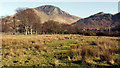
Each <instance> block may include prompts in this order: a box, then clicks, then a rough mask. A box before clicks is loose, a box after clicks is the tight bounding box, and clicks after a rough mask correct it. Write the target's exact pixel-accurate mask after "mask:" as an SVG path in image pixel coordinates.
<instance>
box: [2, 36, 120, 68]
mask: <svg viewBox="0 0 120 68" xmlns="http://www.w3.org/2000/svg"><path fill="white" fill-rule="evenodd" d="M119 42H120V38H119V37H104V36H100V37H99V36H81V35H72V34H71V35H2V53H3V55H2V63H3V66H118V65H120V45H119Z"/></svg>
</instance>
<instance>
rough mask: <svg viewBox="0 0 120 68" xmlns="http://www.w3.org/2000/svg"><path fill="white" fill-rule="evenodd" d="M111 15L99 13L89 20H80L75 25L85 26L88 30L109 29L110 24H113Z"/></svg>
mask: <svg viewBox="0 0 120 68" xmlns="http://www.w3.org/2000/svg"><path fill="white" fill-rule="evenodd" d="M113 16H114V15H113V14H110V13H103V12H99V13H97V14H94V15H91V16H89V17H87V18H84V19H80V20H78V21H77V22H75V23H73V24H84V25H85V28H86V29H98V30H99V29H108V27H109V24H112V17H113Z"/></svg>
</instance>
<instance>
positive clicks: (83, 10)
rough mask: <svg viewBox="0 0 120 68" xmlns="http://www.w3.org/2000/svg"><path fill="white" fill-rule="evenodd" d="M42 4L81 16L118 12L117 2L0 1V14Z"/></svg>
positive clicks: (11, 12) (13, 12)
mask: <svg viewBox="0 0 120 68" xmlns="http://www.w3.org/2000/svg"><path fill="white" fill-rule="evenodd" d="M42 5H54V6H57V7H59V8H61V9H62V10H64V11H66V12H68V13H70V14H72V15H75V16H79V17H82V18H85V17H88V16H90V15H93V14H96V13H98V12H105V13H113V14H115V13H117V12H118V2H0V16H5V15H13V14H15V13H16V12H15V10H16V9H17V8H19V7H21V8H22V7H23V8H24V7H27V8H35V7H38V6H42ZM1 10H2V11H1Z"/></svg>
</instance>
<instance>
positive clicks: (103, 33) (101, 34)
mask: <svg viewBox="0 0 120 68" xmlns="http://www.w3.org/2000/svg"><path fill="white" fill-rule="evenodd" d="M96 35H97V36H107V35H109V34H108V33H105V32H103V31H100V32H98V33H97V34H96Z"/></svg>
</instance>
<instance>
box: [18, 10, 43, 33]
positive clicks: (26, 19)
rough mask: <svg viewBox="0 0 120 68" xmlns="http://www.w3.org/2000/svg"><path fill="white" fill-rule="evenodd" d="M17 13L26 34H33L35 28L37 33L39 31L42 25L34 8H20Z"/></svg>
mask: <svg viewBox="0 0 120 68" xmlns="http://www.w3.org/2000/svg"><path fill="white" fill-rule="evenodd" d="M19 11H20V12H18V13H17V14H16V15H17V19H18V20H20V22H21V26H22V27H21V28H20V29H24V32H25V34H26V35H27V34H33V30H35V32H36V34H37V32H38V28H37V27H38V26H40V25H41V24H40V23H41V21H40V18H39V16H37V15H36V14H35V12H34V10H32V9H26V10H23V11H22V10H20V9H19Z"/></svg>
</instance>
